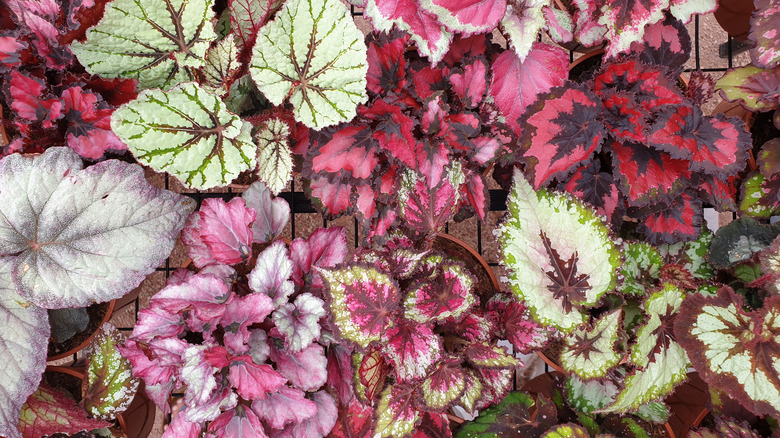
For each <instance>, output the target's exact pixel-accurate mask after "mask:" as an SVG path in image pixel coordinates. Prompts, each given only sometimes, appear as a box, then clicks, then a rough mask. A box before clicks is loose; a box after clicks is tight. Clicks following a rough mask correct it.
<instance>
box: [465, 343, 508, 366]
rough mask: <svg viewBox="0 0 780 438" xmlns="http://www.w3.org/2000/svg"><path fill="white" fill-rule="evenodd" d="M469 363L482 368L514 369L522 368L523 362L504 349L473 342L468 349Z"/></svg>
mask: <svg viewBox="0 0 780 438" xmlns="http://www.w3.org/2000/svg"><path fill="white" fill-rule="evenodd" d="M465 354H466V358H467V359H468V361H469V362H471V363H472V364H474V365H475V366H477V367H481V368H494V369H495V368H499V369H512V368H517V367H520V366H522V362H520V361H519V360H518V359H516V358H515V357H514V356H513V355H511V354H509V353H507V352H506V350H504V349H503V348H502V347H494V346H490V345H488V344H487V343H485V342H473V343H471V344H470V345H469V346H468V347H467V348H466V352H465Z"/></svg>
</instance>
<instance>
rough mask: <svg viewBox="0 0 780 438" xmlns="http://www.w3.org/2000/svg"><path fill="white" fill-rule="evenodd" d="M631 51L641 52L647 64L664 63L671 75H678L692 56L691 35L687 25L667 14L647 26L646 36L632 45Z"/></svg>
mask: <svg viewBox="0 0 780 438" xmlns="http://www.w3.org/2000/svg"><path fill="white" fill-rule="evenodd" d="M631 51H632V52H635V53H639V60H640V61H642V62H644V63H645V64H650V65H663V66H665V67H666V68H667V69H669V73H670V76H671V77H677V76H679V75H680V73H682V68H683V65H684V64H685V62H686V61H688V58H690V53H691V37H690V35H688V30H687V29H686V28H685V25H683V24H682V23H681V22H680V21H678V20H675V19H674V18H673V17H672V16H671V15H669V14H666V17H665V18H664V19H663V20H662V21H658V22H657V23H654V24H651V25H650V26H647V27H646V28H645V34H644V37H643V38H642V40H641V41H637V42H635V43H633V44H632V45H631Z"/></svg>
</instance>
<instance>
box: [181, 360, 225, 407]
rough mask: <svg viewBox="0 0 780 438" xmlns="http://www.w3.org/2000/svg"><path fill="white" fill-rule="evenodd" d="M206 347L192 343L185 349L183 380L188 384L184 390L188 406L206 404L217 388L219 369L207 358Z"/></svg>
mask: <svg viewBox="0 0 780 438" xmlns="http://www.w3.org/2000/svg"><path fill="white" fill-rule="evenodd" d="M206 349H207V347H206V346H203V345H192V346H189V347H188V348H187V349H186V350H185V351H184V354H183V359H184V364H183V366H182V368H181V381H182V383H184V384H185V385H187V389H186V390H185V392H184V403H185V404H186V405H187V406H196V405H203V404H206V402H207V401H209V399H211V397H212V394H213V393H214V392H215V391H216V390H217V379H216V378H215V377H214V374H215V373H216V372H217V371H219V370H218V369H217V368H215V367H214V366H212V365H211V364H210V363H209V362H208V361H207V360H206V355H205V352H206ZM211 419H213V418H211ZM190 421H194V420H190Z"/></svg>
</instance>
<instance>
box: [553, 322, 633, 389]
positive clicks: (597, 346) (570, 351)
mask: <svg viewBox="0 0 780 438" xmlns="http://www.w3.org/2000/svg"><path fill="white" fill-rule="evenodd" d="M620 315H621V310H620V309H618V310H615V311H613V312H612V313H608V314H606V315H604V316H602V317H601V319H599V320H598V321H596V323H595V324H594V325H593V327H592V328H588V327H580V328H577V329H575V330H574V331H573V332H571V333H569V335H568V336H566V346H565V347H564V348H563V351H562V352H561V365H563V369H565V370H566V371H570V372H573V373H574V374H576V375H577V376H579V377H580V378H583V379H586V380H587V379H594V378H596V377H604V376H605V375H606V374H607V371H609V369H610V368H612V367H613V366H615V365H617V363H618V362H619V361H620V358H621V356H622V355H621V354H620V353H618V352H617V351H615V343H616V342H617V340H618V328H620Z"/></svg>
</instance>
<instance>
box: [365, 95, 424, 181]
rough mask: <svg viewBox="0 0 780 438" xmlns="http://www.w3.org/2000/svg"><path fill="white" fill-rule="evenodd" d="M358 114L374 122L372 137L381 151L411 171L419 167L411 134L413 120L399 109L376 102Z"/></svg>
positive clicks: (381, 101)
mask: <svg viewBox="0 0 780 438" xmlns="http://www.w3.org/2000/svg"><path fill="white" fill-rule="evenodd" d="M360 114H361V115H363V116H366V117H369V118H371V119H372V120H375V121H376V128H375V129H374V130H373V134H372V135H373V138H374V139H376V140H377V141H379V145H380V147H381V148H382V149H383V150H386V151H387V152H389V153H390V155H391V156H392V157H393V158H395V159H396V160H400V161H401V162H403V163H404V164H406V165H407V166H409V167H411V168H413V169H416V168H417V167H418V166H419V165H418V157H417V152H416V142H415V138H414V135H413V134H412V130H413V129H414V120H412V119H411V118H410V117H409V116H407V115H405V114H404V113H403V112H401V107H399V106H396V105H390V104H387V103H385V101H383V100H377V101H376V102H374V104H373V105H372V106H371V107H362V108H361V109H360Z"/></svg>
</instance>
